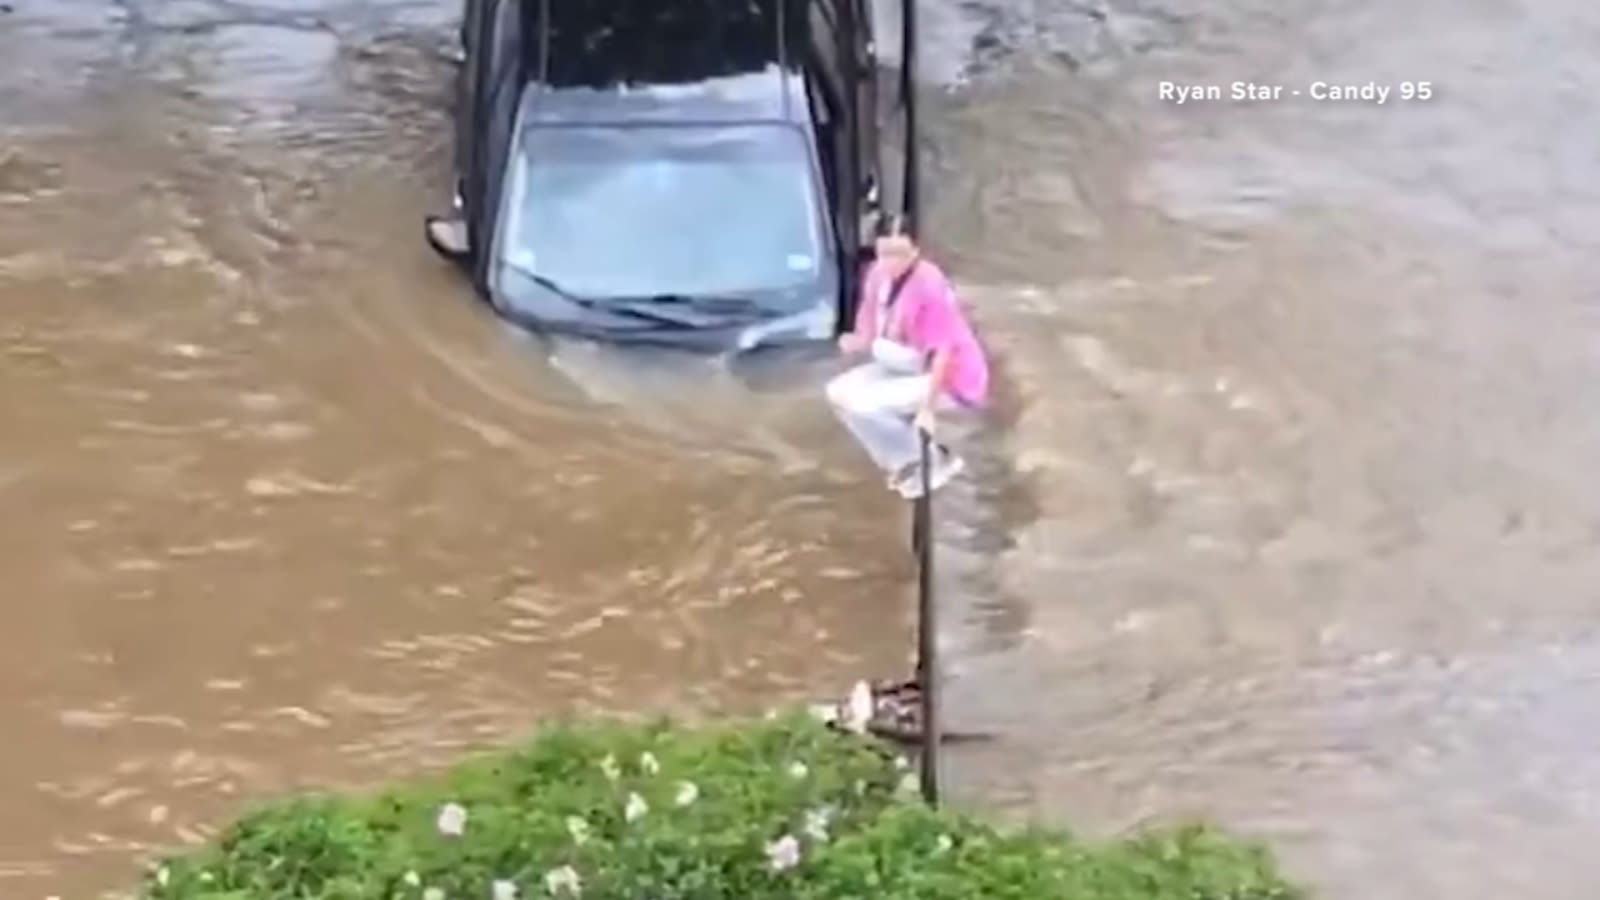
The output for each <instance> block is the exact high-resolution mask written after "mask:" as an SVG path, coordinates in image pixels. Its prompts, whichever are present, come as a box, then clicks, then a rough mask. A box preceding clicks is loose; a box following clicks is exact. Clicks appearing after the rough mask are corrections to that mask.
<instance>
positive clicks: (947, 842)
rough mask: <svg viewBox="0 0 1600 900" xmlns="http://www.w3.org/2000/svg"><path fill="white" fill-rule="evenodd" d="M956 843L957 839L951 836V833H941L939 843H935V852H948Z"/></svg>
mask: <svg viewBox="0 0 1600 900" xmlns="http://www.w3.org/2000/svg"><path fill="white" fill-rule="evenodd" d="M955 845H956V842H955V840H954V839H953V838H951V837H950V835H948V834H941V835H939V841H938V843H936V844H934V847H933V852H934V853H948V852H949V851H950V848H951V847H954V846H955Z"/></svg>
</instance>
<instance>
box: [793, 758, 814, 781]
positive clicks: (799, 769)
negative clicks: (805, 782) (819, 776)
mask: <svg viewBox="0 0 1600 900" xmlns="http://www.w3.org/2000/svg"><path fill="white" fill-rule="evenodd" d="M809 774H811V770H810V769H808V768H806V764H805V763H803V762H800V761H799V760H795V761H794V762H792V763H789V777H790V778H804V777H806V776H807V775H809Z"/></svg>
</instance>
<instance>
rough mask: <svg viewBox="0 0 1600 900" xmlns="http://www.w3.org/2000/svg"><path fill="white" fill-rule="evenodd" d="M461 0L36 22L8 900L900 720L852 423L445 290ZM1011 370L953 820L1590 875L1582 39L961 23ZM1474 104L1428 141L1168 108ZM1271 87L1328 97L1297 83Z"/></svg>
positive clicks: (955, 637)
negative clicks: (499, 764) (679, 758)
mask: <svg viewBox="0 0 1600 900" xmlns="http://www.w3.org/2000/svg"><path fill="white" fill-rule="evenodd" d="M454 6H455V4H454V3H451V2H446V0H417V2H404V0H386V2H381V3H353V2H350V3H343V4H341V3H338V2H310V0H298V2H297V0H283V2H262V0H254V2H221V0H217V2H212V0H185V2H170V3H160V4H155V3H146V4H135V3H129V4H124V5H113V4H108V3H97V2H86V3H68V2H63V0H15V4H14V8H13V9H12V10H11V11H10V12H7V13H0V55H3V56H4V58H5V59H6V66H5V74H4V75H0V135H3V143H0V303H3V308H4V309H5V311H6V315H5V317H4V319H3V320H0V409H3V416H4V418H3V425H0V428H3V434H4V441H3V444H0V504H3V506H0V509H3V512H4V515H3V517H0V566H3V571H4V572H5V579H4V584H5V591H4V597H5V603H6V611H7V622H6V627H5V628H4V629H3V630H0V690H3V692H4V693H3V694H0V709H3V711H4V715H5V721H6V729H5V730H6V738H7V740H6V750H5V757H4V758H5V763H6V764H5V766H4V767H3V768H4V771H3V774H0V803H3V805H4V807H5V808H6V810H7V812H8V815H7V816H6V817H5V819H4V822H3V824H0V894H3V895H4V896H6V897H28V896H41V897H42V896H45V895H49V894H55V895H60V896H71V897H77V896H86V895H91V894H93V893H95V892H97V891H101V890H104V889H109V888H112V887H114V886H116V885H118V884H124V885H125V884H127V883H128V882H129V880H130V878H131V877H132V876H133V874H134V873H135V872H136V871H137V867H138V865H139V860H140V859H141V858H142V857H143V856H144V855H145V854H147V853H148V852H150V851H151V849H152V848H156V847H162V846H170V845H173V844H177V843H180V842H183V841H192V840H199V839H203V838H204V837H205V836H206V835H207V834H210V833H212V830H213V829H214V828H215V826H216V825H217V823H219V822H221V821H224V820H225V819H226V818H227V816H229V815H230V814H231V813H233V812H235V811H237V810H238V809H239V808H241V807H242V806H243V805H244V804H246V803H248V802H250V801H251V800H252V799H255V798H259V797H264V796H269V795H272V794H274V793H277V792H280V791H283V790H286V789H292V788H299V787H305V786H311V785H326V784H364V783H372V782H374V781H377V780H379V779H381V778H383V777H385V776H388V775H392V774H396V773H400V772H405V771H410V770H414V769H416V768H418V767H422V766H427V765H433V764H436V763H441V762H443V761H446V760H448V759H450V758H451V757H452V756H454V755H456V754H458V753H460V752H462V751H463V750H464V749H465V748H468V747H477V746H483V745H486V744H490V743H493V742H495V741H497V740H502V739H505V738H507V737H509V736H512V735H516V734H520V733H522V732H524V731H526V730H527V729H528V728H530V727H532V726H533V724H534V723H535V722H536V721H537V720H538V719H539V718H540V717H543V716H549V715H555V714H563V713H569V712H581V711H588V710H642V709H670V710H681V711H689V710H697V711H707V710H711V711H715V710H754V709H759V708H762V707H765V706H768V705H770V704H773V703H776V702H779V701H781V700H783V699H787V698H796V697H801V696H809V695H810V694H812V693H815V692H816V691H818V690H831V689H834V688H836V687H839V686H842V685H845V684H847V683H848V682H849V680H851V679H852V678H854V677H856V676H858V675H878V674H886V673H896V672H899V671H902V669H903V666H904V665H905V662H906V655H907V646H908V643H909V640H908V639H909V631H908V629H909V610H908V607H909V601H910V594H909V588H910V576H911V569H910V565H909V561H908V560H907V559H906V558H905V532H904V527H905V521H904V516H903V511H902V510H899V509H898V508H897V507H896V505H895V504H894V503H893V502H891V500H890V499H889V498H887V497H884V496H882V495H881V494H880V492H879V490H878V489H877V488H876V487H875V485H874V482H873V479H872V478H871V476H870V475H869V473H867V472H866V471H865V470H864V468H863V467H862V466H861V465H860V464H859V462H858V460H857V458H856V457H855V456H854V455H853V452H852V450H851V448H849V447H847V446H845V445H844V444H843V442H842V440H841V437H840V435H839V434H838V433H837V430H836V429H835V428H833V427H832V425H831V424H830V423H829V422H828V420H827V417H826V415H825V414H824V412H823V411H822V410H821V409H820V408H819V406H818V404H817V403H816V402H815V400H814V391H813V390H811V389H810V388H809V387H808V383H814V382H815V380H816V379H817V378H820V377H821V373H820V372H806V373H801V374H800V375H798V376H796V375H794V374H793V373H790V375H789V376H787V377H784V378H777V379H766V380H764V381H762V382H760V383H752V381H751V380H750V379H748V378H745V377H742V376H740V375H738V374H736V373H730V372H728V371H726V370H725V369H722V368H719V367H717V366H715V365H712V364H690V363H672V364H661V363H655V362H641V361H638V360H634V359H630V358H628V357H626V356H622V355H619V354H615V353H610V352H606V351H603V350H596V349H593V348H583V347H577V346H566V345H562V346H557V347H554V348H552V347H549V346H547V345H545V344H543V343H541V342H539V341H535V340H531V339H528V338H526V337H521V336H518V335H517V334H515V333H513V332H511V331H508V330H507V329H505V328H503V327H501V326H499V325H497V324H496V323H495V322H494V321H492V320H491V319H490V318H488V317H487V316H486V315H484V313H483V311H482V310H481V308H480V307H477V306H475V305H474V304H473V303H472V302H471V301H470V299H469V297H468V296H467V294H466V292H465V291H464V290H463V289H462V287H461V286H460V284H459V283H457V282H456V281H455V280H454V279H453V278H452V277H451V276H450V275H449V274H448V273H447V272H446V271H445V270H444V269H443V267H442V266H440V265H439V264H438V263H437V262H436V261H435V260H434V259H433V258H431V257H430V255H429V254H428V252H427V251H426V250H425V249H424V247H423V244H422V242H421V240H420V237H419V225H418V223H419V217H420V216H421V215H422V214H423V213H424V212H425V211H427V210H429V209H430V207H431V205H432V204H434V203H436V202H438V201H439V200H440V199H441V196H442V193H443V186H444V184H445V172H446V167H447V162H448V147H447V144H446V139H447V134H448V132H447V130H446V128H445V123H446V118H445V103H446V99H447V85H448V82H447V75H448V66H447V63H446V62H445V61H444V54H445V53H446V52H447V51H448V49H449V46H450V42H451V40H452V39H453V23H452V22H451V13H452V10H453V7H454ZM926 18H927V20H928V21H927V23H926V25H927V29H928V32H929V40H930V43H929V47H930V49H929V50H928V56H929V69H930V82H931V83H930V85H929V88H928V102H929V105H928V109H927V111H926V119H927V120H928V123H929V134H928V144H929V147H928V165H929V167H930V169H931V170H932V174H933V177H934V180H935V183H936V186H937V190H936V192H935V193H934V195H933V197H932V201H933V207H932V211H931V215H932V219H931V222H930V228H931V231H932V233H933V234H934V235H935V236H936V243H937V244H938V246H939V248H940V250H941V252H942V253H943V254H944V256H945V257H946V258H947V259H948V260H949V261H950V264H951V267H952V268H953V269H954V270H955V271H956V272H957V273H958V274H959V276H960V278H961V281H962V284H963V287H964V289H965V292H966V294H967V295H968V296H969V297H970V299H971V301H972V303H973V305H974V306H975V308H976V309H977V311H978V315H979V316H980V318H981V320H982V323H983V326H984V328H985V331H986V334H987V336H988V339H989V341H990V343H991V344H992V345H993V347H994V349H995V351H996V353H997V356H998V359H999V362H1000V365H1001V367H1002V369H1003V372H1004V379H1003V381H1004V383H1003V385H1002V390H1001V401H1000V404H999V408H998V409H997V410H996V413H995V415H994V417H993V418H994V422H993V423H992V425H991V427H990V429H989V430H988V433H987V436H986V437H985V438H984V439H983V440H982V441H981V442H980V444H979V445H977V446H976V447H975V449H974V451H973V453H974V456H975V457H976V458H977V460H978V463H979V464H978V465H976V466H975V477H974V478H972V479H971V480H970V481H969V482H968V483H967V484H966V485H963V486H961V487H959V488H952V490H951V493H950V494H949V495H948V498H947V499H946V500H945V501H944V502H943V504H942V507H941V516H942V523H941V526H940V551H941V565H942V568H941V571H940V583H941V587H942V589H943V597H944V608H945V616H944V626H945V627H944V642H945V645H946V648H947V652H948V655H949V658H950V661H951V665H952V668H953V670H954V675H955V680H954V683H953V684H952V687H951V704H952V709H951V715H952V716H953V717H954V718H955V719H957V720H958V721H959V722H960V723H961V724H962V725H964V726H967V727H978V728H987V729H991V730H993V731H995V732H996V733H997V734H998V736H999V737H998V739H997V740H996V741H994V742H992V743H990V744H986V745H981V746H977V745H975V746H972V747H969V748H966V749H963V750H962V751H961V752H960V753H957V754H955V755H954V756H953V757H952V758H951V760H950V761H949V766H950V772H951V774H952V777H953V778H954V780H955V784H956V787H957V789H958V791H959V793H960V794H961V795H962V796H963V798H964V799H966V800H969V801H971V802H977V803H983V804H987V805H990V806H993V807H997V808H1000V809H1003V810H1006V811H1008V812H1010V813H1012V814H1014V815H1017V816H1043V817H1047V818H1051V819H1054V820H1058V821H1067V822H1072V823H1074V824H1075V825H1077V826H1078V827H1081V828H1082V829H1084V830H1085V831H1089V832H1091V833H1108V832H1111V831H1115V830H1117V829H1121V828H1125V827H1129V826H1132V825H1136V824H1138V823H1140V822H1144V821H1148V820H1152V819H1161V818H1170V817H1174V816H1183V815H1188V814H1204V815H1208V816H1214V817H1216V818H1219V819H1221V820H1222V821H1224V822H1226V823H1228V824H1229V825H1231V826H1233V827H1235V828H1238V829H1241V830H1243V831H1245V832H1247V833H1249V834H1252V835H1256V836H1260V837H1263V838H1266V839H1268V840H1271V841H1272V842H1273V843H1274V844H1275V845H1276V846H1277V847H1278V848H1279V849H1280V850H1281V852H1282V854H1283V856H1284V858H1285V860H1286V862H1287V864H1288V865H1289V867H1290V868H1291V869H1292V870H1293V871H1294V872H1295V873H1296V874H1298V875H1300V876H1301V877H1303V878H1304V879H1306V880H1307V881H1310V882H1312V883H1313V884H1315V885H1317V886H1319V887H1320V888H1321V889H1322V891H1323V893H1324V894H1325V895H1326V896H1329V897H1334V898H1355V897H1360V898H1363V900H1387V898H1396V900H1398V898H1413V897H1419V896H1440V897H1452V898H1457V900H1469V898H1480V897H1481V898H1490V897H1494V898H1499V897H1506V896H1515V897H1521V898H1550V900H1565V898H1578V897H1587V896H1589V894H1590V893H1591V892H1590V891H1589V890H1587V889H1586V888H1587V886H1588V885H1590V884H1592V883H1593V882H1594V880H1595V879H1596V878H1597V877H1600V862H1596V861H1595V860H1594V858H1593V854H1592V853H1587V854H1586V853H1585V850H1586V848H1587V846H1588V845H1589V844H1590V843H1591V838H1592V835H1593V834H1594V833H1595V829H1596V828H1597V827H1600V805H1597V804H1600V800H1597V797H1596V790H1597V788H1600V763H1597V762H1596V760H1600V755H1597V754H1596V752H1595V751H1596V750H1597V749H1600V728H1596V727H1595V726H1594V725H1593V722H1594V715H1593V713H1594V709H1595V708H1596V700H1597V699H1600V682H1597V672H1600V637H1597V632H1596V625H1597V624H1600V609H1597V608H1596V588H1595V585H1597V584H1600V562H1597V561H1596V555H1595V546H1596V540H1597V537H1600V516H1597V515H1596V513H1595V510H1596V509H1600V478H1596V477H1595V475H1594V460H1595V459H1596V458H1597V454H1600V417H1596V416H1594V415H1593V414H1592V410H1593V408H1594V405H1593V401H1592V396H1593V393H1592V385H1593V384H1594V383H1595V380H1596V376H1597V375H1600V356H1597V354H1600V339H1597V338H1596V337H1595V335H1596V334H1597V333H1600V331H1597V326H1600V304H1597V300H1600V298H1597V297H1596V294H1595V288H1594V278H1593V272H1594V268H1593V260H1594V259H1595V258H1597V254H1596V249H1597V248H1596V243H1597V240H1600V239H1597V238H1596V237H1595V235H1596V234H1597V233H1600V228H1597V226H1600V162H1597V158H1600V157H1597V156H1596V153H1595V144H1594V140H1593V136H1592V128H1588V127H1586V123H1589V122H1591V121H1593V119H1594V118H1595V113H1596V107H1595V100H1594V97H1595V96H1596V93H1597V91H1600V69H1597V68H1596V67H1595V66H1594V65H1593V64H1592V63H1591V62H1590V61H1589V59H1590V57H1591V56H1592V54H1590V53H1588V52H1587V51H1588V50H1589V49H1590V48H1591V47H1592V45H1593V44H1594V42H1595V40H1596V39H1597V37H1600V12H1597V11H1596V10H1595V9H1594V8H1593V7H1592V6H1586V5H1583V4H1579V3H1575V2H1569V0H1560V2H1556V3H1545V4H1541V5H1540V6H1539V7H1538V8H1537V9H1536V8H1535V6H1534V5H1533V4H1532V3H1531V2H1530V0H1504V2H1497V3H1491V2H1472V3H1465V4H1463V3H1454V4H1445V3H1442V2H1439V0H1424V2H1421V3H1413V4H1407V5H1403V8H1400V7H1395V5H1393V4H1380V3H1376V2H1372V0H1360V2H1356V3H1342V4H1333V3H1322V2H1318V0H1293V2H1289V3H1282V2H1275V3H1268V2H1266V0H1232V2H1229V3H1227V4H1221V5H1214V6H1212V7H1210V8H1208V9H1207V10H1206V11H1205V12H1203V13H1194V12H1189V11H1185V10H1182V9H1175V8H1174V9H1169V8H1164V7H1161V6H1159V5H1156V4H1151V3H1145V2H1140V3H1132V2H1125V3H1122V4H1120V5H1118V4H1113V5H1110V6H1103V5H1102V6H1097V5H1094V4H1077V5H1074V4H1060V3H1044V2H1040V3H1022V2H1016V3H1010V4H997V5H995V6H993V7H989V6H982V5H977V4H965V5H955V4H934V5H933V6H932V8H930V9H929V10H928V11H927V13H926ZM1319 79H1321V80H1327V81H1331V82H1336V83H1364V82H1367V81H1376V82H1379V83H1384V84H1389V85H1391V86H1396V89H1398V87H1397V86H1398V85H1399V83H1400V82H1402V81H1413V82H1415V81H1428V82H1431V86H1432V91H1433V96H1432V98H1431V99H1430V100H1428V101H1425V102H1424V101H1413V102H1404V101H1401V100H1399V99H1398V98H1394V97H1391V99H1390V101H1389V102H1388V103H1387V104H1384V105H1382V106H1375V105H1371V104H1364V103H1359V102H1358V103H1342V104H1341V103H1332V102H1315V101H1312V100H1310V99H1309V98H1307V97H1305V96H1301V97H1293V96H1286V97H1285V98H1284V99H1282V100H1280V101H1278V102H1276V103H1255V104H1237V103H1231V102H1226V101H1223V102H1208V103H1189V104H1185V105H1183V106H1176V105H1174V104H1172V103H1171V102H1166V101H1163V100H1161V99H1160V97H1159V90H1158V85H1159V82H1161V81H1162V80H1170V81H1174V82H1177V83H1181V84H1186V85H1207V84H1223V85H1226V84H1228V83H1229V82H1232V81H1236V80H1240V81H1256V82H1261V83H1281V84H1284V85H1286V86H1288V89H1296V88H1299V89H1302V90H1304V89H1305V88H1306V86H1307V85H1309V83H1310V82H1312V81H1315V80H1319ZM1286 94H1287V90H1286Z"/></svg>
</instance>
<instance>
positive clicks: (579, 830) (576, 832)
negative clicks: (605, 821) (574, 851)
mask: <svg viewBox="0 0 1600 900" xmlns="http://www.w3.org/2000/svg"><path fill="white" fill-rule="evenodd" d="M567 833H568V834H570V835H572V842H573V843H574V844H583V843H586V842H588V840H589V823H588V822H585V821H584V820H583V819H582V818H581V817H579V816H567Z"/></svg>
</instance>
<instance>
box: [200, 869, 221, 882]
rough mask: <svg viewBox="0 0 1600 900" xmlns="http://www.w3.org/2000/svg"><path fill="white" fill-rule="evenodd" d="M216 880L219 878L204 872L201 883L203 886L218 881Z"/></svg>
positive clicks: (201, 875)
mask: <svg viewBox="0 0 1600 900" xmlns="http://www.w3.org/2000/svg"><path fill="white" fill-rule="evenodd" d="M216 880H217V876H215V875H212V874H211V873H210V872H206V871H202V872H201V873H200V883H201V884H210V883H211V882H213V881H216Z"/></svg>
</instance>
